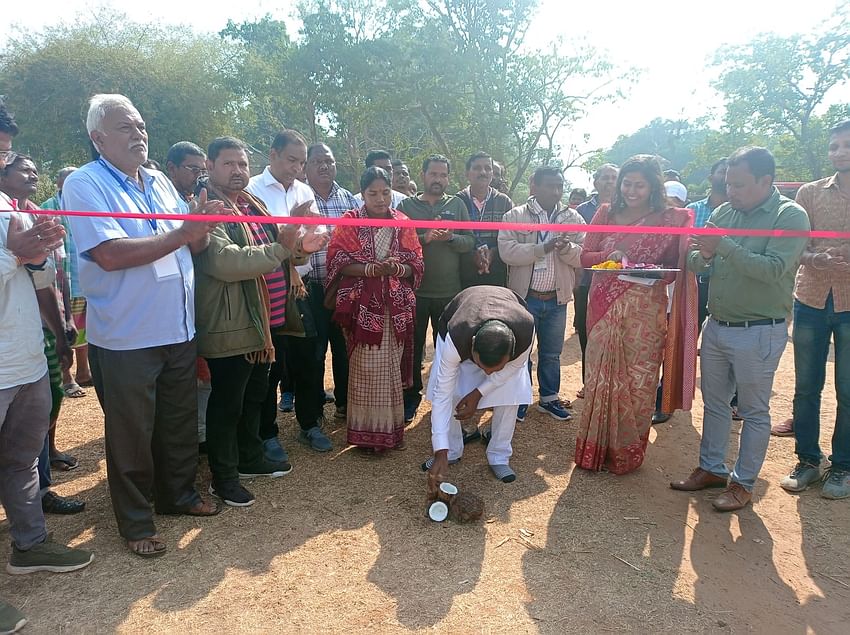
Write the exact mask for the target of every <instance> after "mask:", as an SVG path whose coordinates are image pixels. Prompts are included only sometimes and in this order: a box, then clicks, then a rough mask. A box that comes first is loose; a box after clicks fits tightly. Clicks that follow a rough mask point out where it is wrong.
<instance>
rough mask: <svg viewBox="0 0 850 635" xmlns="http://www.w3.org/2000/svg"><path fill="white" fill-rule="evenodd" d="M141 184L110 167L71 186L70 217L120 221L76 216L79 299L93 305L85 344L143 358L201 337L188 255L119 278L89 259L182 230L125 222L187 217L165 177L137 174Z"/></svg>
mask: <svg viewBox="0 0 850 635" xmlns="http://www.w3.org/2000/svg"><path fill="white" fill-rule="evenodd" d="M139 174H140V176H141V177H142V180H143V182H144V192H143V191H142V190H141V189H140V187H139V184H138V183H137V182H136V181H135V179H133V178H131V177H129V176H127V175H126V174H123V173H122V172H120V171H119V170H118V168H116V167H115V166H114V165H112V164H111V163H109V162H108V161H106V160H105V159H99V160H97V161H93V162H91V163H88V164H86V165H84V166H83V167H81V168H80V169H78V170H76V171H75V172H73V173H72V174H71V175H69V176H68V178H67V179H66V180H65V186H64V188H63V190H62V199H63V201H64V203H65V205H66V207H67V208H68V209H71V210H80V211H98V212H117V213H118V216H116V217H114V218H103V217H88V216H72V217H70V225H71V232H72V236H73V241H74V244H75V246H76V250H77V257H78V261H77V264H78V269H79V281H80V292H81V293H82V295H83V296H85V298H86V299H87V301H88V315H87V317H86V337H87V339H88V341H89V342H90V343H91V344H94V345H95V346H100V347H101V348H106V349H109V350H137V349H142V348H150V347H153V346H165V345H168V344H179V343H182V342H187V341H189V340H191V339H192V338H193V337H194V336H195V270H194V267H193V265H192V254H191V252H190V251H189V248H188V247H185V246H184V247H181V248H180V249H178V250H176V251H174V252H172V253H171V254H169V255H168V256H166V257H165V258H164V259H162V260H161V261H159V262H158V263H149V264H145V265H140V266H138V267H129V268H127V269H119V270H117V271H105V270H104V269H101V267H100V265H98V264H97V263H96V262H95V261H94V259H93V258H92V257H91V254H90V251H91V250H92V249H94V248H95V247H97V246H98V245H100V244H101V243H104V242H106V241H109V240H115V239H122V238H147V237H150V236H153V235H155V234H160V233H165V232H170V231H173V230H176V229H178V228H179V227H180V225H181V224H182V221H170V220H162V219H160V220H157V221H155V222H154V221H149V220H147V219H135V218H121V216H120V212H131V213H150V212H156V213H166V214H167V213H173V214H181V213H183V214H185V213H187V212H188V211H189V210H188V207H187V206H186V203H185V202H183V200H182V199H181V198H180V195H179V194H178V193H177V190H175V189H174V186H173V185H172V184H171V181H169V180H168V177H166V176H165V175H164V174H163V173H162V172H158V171H156V170H147V169H145V168H139Z"/></svg>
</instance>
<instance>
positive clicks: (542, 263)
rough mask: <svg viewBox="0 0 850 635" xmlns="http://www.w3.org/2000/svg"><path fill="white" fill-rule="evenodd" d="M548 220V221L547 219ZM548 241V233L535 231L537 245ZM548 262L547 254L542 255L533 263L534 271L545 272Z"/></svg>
mask: <svg viewBox="0 0 850 635" xmlns="http://www.w3.org/2000/svg"><path fill="white" fill-rule="evenodd" d="M547 220H548V219H547ZM548 239H549V232H548V231H543V230H537V244H538V245H539V244H540V243H545V242H546V241H547V240H548ZM547 260H548V254H546V253H544V254H543V255H542V256H540V257H539V258H537V260H535V261H534V271H545V270H546V261H547Z"/></svg>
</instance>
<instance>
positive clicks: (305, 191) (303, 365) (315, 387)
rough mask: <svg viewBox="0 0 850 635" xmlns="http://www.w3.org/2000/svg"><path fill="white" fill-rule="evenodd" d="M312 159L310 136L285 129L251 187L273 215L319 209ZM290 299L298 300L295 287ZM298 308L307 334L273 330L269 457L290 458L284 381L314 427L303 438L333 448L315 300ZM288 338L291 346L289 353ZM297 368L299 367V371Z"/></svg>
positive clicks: (320, 448) (264, 425) (264, 434)
mask: <svg viewBox="0 0 850 635" xmlns="http://www.w3.org/2000/svg"><path fill="white" fill-rule="evenodd" d="M306 165H307V141H306V140H305V139H304V137H303V136H302V135H301V134H300V133H298V132H296V131H295V130H283V131H281V132H279V133H278V134H277V136H276V137H275V138H274V141H273V142H272V147H271V150H270V151H269V165H268V167H266V169H265V170H263V172H262V174H258V175H257V176H254V177H252V178H251V180H250V181H249V182H248V187H246V188H245V189H246V190H247V191H248V192H249V193H250V194H253V195H254V196H256V197H257V198H258V199H260V200H261V201H263V203H265V204H266V207H267V208H268V210H269V213H271V214H272V215H273V216H307V215H309V214H311V213H315V214H318V207H317V206H316V201H315V194H314V192H313V189H312V188H311V187H310V186H309V185H307V184H306V183H303V182H302V181H300V180H299V178H298V177H299V176H301V175H302V174H303V173H304V169H305V166H306ZM295 269H296V271H298V273H299V275H300V276H301V277H302V278H307V277H308V276H309V275H310V272H311V271H312V266H311V265H310V264H309V263H308V264H306V265H299V266H297V267H295ZM290 282H292V281H290ZM308 282H309V279H308ZM289 301H292V302H295V301H296V299H295V297H294V295H293V291H292V289H290V300H289ZM298 310H299V312H300V313H301V314H302V318H303V323H304V335H303V336H301V335H300V334H299V335H283V334H278V333H272V341H273V342H274V346H275V360H276V361H275V362H274V363H273V364H272V367H271V372H270V373H269V391H268V394H267V395H266V401H265V403H264V404H263V409H262V413H261V415H260V416H261V421H260V438H262V439H263V447H264V451H265V453H266V458H267V459H269V460H271V461H285V460H286V459H287V458H288V456H287V454H286V452H285V451H284V449H283V447H282V446H281V444H280V440H279V439H278V428H277V424H276V423H275V420H276V419H277V387H278V384H282V390H283V392H284V393H287V392H292V393H294V395H295V417H296V419H297V420H298V423H299V424H300V426H301V429H302V431H303V432H305V434H306V432H307V431H308V430H309V431H310V436H309V437H306V438H305V437H303V436H299V440H300V441H301V442H302V443H305V444H306V445H309V447H310V448H311V449H312V450H315V451H316V452H328V451H329V450H330V449H331V448H332V445H331V441H330V439H329V438H328V437H327V435H325V434H324V433H323V432H322V431H321V424H322V422H323V417H324V415H322V414H321V413H322V412H323V410H324V405H325V389H324V385H323V384H324V377H323V376H322V375H321V374H320V373H321V370H320V369H321V367H322V364H320V363H319V362H318V361H317V360H314V358H315V355H310V354H307V353H306V352H305V351H310V352H313V351H316V350H317V349H318V346H319V340H318V333H317V331H316V329H315V322H314V320H313V316H312V311H311V309H310V303H309V302H308V301H303V302H301V301H300V299H299V305H298ZM287 341H288V343H289V346H288V348H289V349H290V350H289V355H288V356H287V350H286V349H287V345H286V343H287ZM293 361H294V362H295V363H293ZM292 369H297V370H298V372H297V373H293V372H291V370H292ZM281 405H283V400H282V401H281ZM281 409H283V408H281Z"/></svg>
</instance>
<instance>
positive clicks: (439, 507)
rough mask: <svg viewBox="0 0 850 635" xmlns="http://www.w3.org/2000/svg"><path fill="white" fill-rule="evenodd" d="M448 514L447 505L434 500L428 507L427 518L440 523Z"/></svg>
mask: <svg viewBox="0 0 850 635" xmlns="http://www.w3.org/2000/svg"><path fill="white" fill-rule="evenodd" d="M448 516H449V506H448V505H446V504H445V503H444V502H443V501H436V502H433V503H431V506H430V507H429V508H428V518H430V519H431V520H433V521H434V522H437V523H441V522H443V521H444V520H445V519H446V518H448Z"/></svg>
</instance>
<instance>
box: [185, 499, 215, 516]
mask: <svg viewBox="0 0 850 635" xmlns="http://www.w3.org/2000/svg"><path fill="white" fill-rule="evenodd" d="M220 513H221V505H219V504H218V503H217V502H215V501H205V500H201V502H200V503H198V504H197V505H193V506H192V507H190V508H189V509H187V510H186V511H185V512H183V514H185V515H186V516H217V515H218V514H220Z"/></svg>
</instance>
